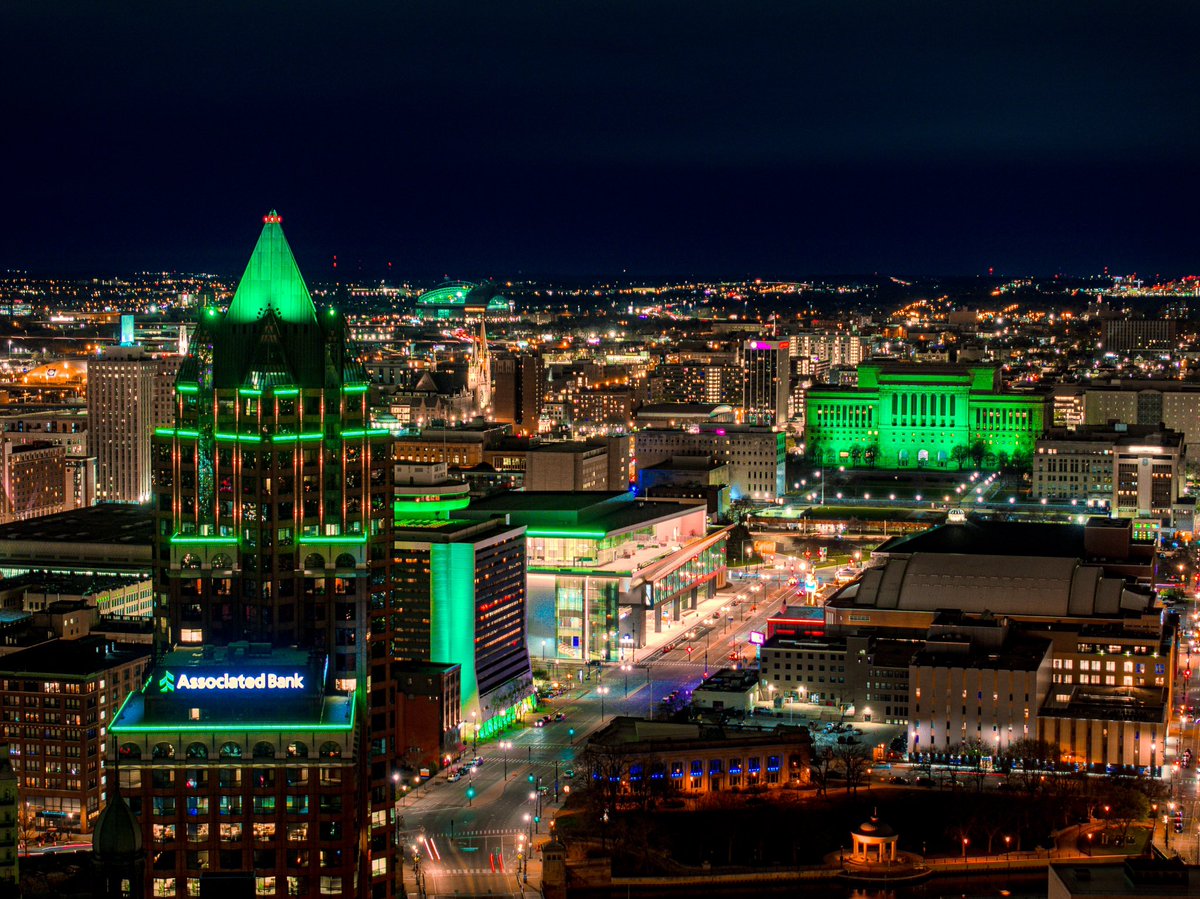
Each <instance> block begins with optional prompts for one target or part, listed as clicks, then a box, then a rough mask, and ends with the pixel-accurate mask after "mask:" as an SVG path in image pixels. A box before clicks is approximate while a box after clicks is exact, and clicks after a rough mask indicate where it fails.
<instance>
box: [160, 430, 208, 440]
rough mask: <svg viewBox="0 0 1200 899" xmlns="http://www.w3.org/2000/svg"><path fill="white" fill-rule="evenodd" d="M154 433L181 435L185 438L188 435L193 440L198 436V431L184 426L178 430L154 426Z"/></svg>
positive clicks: (167, 435)
mask: <svg viewBox="0 0 1200 899" xmlns="http://www.w3.org/2000/svg"><path fill="white" fill-rule="evenodd" d="M154 434H155V436H158V437H183V438H185V439H186V438H189V437H190V438H192V439H193V440H194V439H195V438H197V437H199V436H200V432H199V431H189V430H187V429H185V428H180V429H178V430H176V429H175V428H155V429H154Z"/></svg>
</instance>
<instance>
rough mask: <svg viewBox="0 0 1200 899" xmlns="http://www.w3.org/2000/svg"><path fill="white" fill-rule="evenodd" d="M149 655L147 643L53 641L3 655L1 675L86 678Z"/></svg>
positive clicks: (94, 639)
mask: <svg viewBox="0 0 1200 899" xmlns="http://www.w3.org/2000/svg"><path fill="white" fill-rule="evenodd" d="M150 652H151V647H150V646H149V645H148V644H144V643H114V642H112V641H111V640H108V639H106V638H104V637H90V636H89V637H80V638H79V639H77V640H50V641H48V642H46V643H40V644H38V645H37V646H31V647H30V648H29V649H21V650H18V651H17V652H14V653H12V654H10V655H6V656H0V673H4V674H18V675H20V674H36V675H45V674H52V675H66V676H70V677H83V676H85V675H88V674H95V673H97V672H100V671H104V670H106V669H108V668H112V667H114V666H116V665H123V664H125V663H127V662H132V661H135V660H136V659H138V658H142V657H145V658H149V657H150Z"/></svg>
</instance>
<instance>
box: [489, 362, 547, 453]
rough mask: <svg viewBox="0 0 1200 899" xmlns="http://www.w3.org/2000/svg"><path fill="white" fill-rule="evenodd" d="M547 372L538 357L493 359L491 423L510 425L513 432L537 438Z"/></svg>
mask: <svg viewBox="0 0 1200 899" xmlns="http://www.w3.org/2000/svg"><path fill="white" fill-rule="evenodd" d="M545 382H546V370H545V366H544V365H543V364H542V357H541V355H540V354H537V353H506V354H501V355H497V356H494V357H493V358H492V416H491V418H492V420H493V421H498V422H505V423H511V424H512V425H513V432H514V433H516V434H521V435H528V434H536V433H537V432H538V420H539V419H540V418H541V417H542V401H543V394H544V392H545V386H544V385H545Z"/></svg>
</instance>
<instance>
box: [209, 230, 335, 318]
mask: <svg viewBox="0 0 1200 899" xmlns="http://www.w3.org/2000/svg"><path fill="white" fill-rule="evenodd" d="M282 222H283V218H282V217H281V216H280V215H279V213H277V212H276V211H275V210H274V209H272V210H271V211H270V212H269V213H268V214H267V215H265V216H263V229H262V233H261V234H260V235H259V236H258V243H257V244H256V245H255V247H254V252H253V253H252V254H251V256H250V262H249V263H247V265H246V272H245V274H243V275H242V280H241V281H240V282H239V283H238V288H237V292H236V293H235V294H234V295H233V302H232V303H230V304H229V311H228V312H227V313H226V320H227V321H229V322H233V323H238V324H240V323H244V322H253V321H257V320H258V319H260V318H262V317H263V316H264V315H266V314H267V312H274V313H275V315H276V316H277V317H278V318H279V319H280V320H281V321H284V322H289V323H292V324H313V323H315V322H316V320H317V310H316V307H315V306H314V305H313V301H312V297H311V296H310V295H309V292H308V287H307V286H305V284H304V278H303V277H302V276H301V274H300V268H299V266H297V265H296V257H295V256H293V255H292V248H291V247H289V246H288V242H287V238H286V237H284V236H283V226H282Z"/></svg>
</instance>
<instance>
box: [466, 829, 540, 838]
mask: <svg viewBox="0 0 1200 899" xmlns="http://www.w3.org/2000/svg"><path fill="white" fill-rule="evenodd" d="M524 832H525V831H523V830H521V829H520V828H519V827H508V828H504V827H493V828H490V829H487V830H456V831H454V836H455V837H456V838H457V837H493V836H505V835H507V834H517V833H524ZM446 833H449V831H446Z"/></svg>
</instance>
